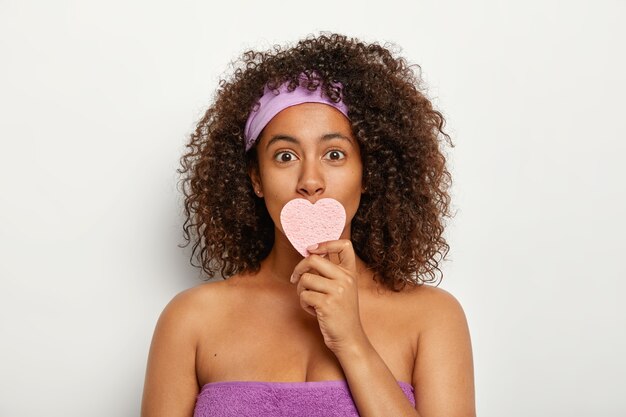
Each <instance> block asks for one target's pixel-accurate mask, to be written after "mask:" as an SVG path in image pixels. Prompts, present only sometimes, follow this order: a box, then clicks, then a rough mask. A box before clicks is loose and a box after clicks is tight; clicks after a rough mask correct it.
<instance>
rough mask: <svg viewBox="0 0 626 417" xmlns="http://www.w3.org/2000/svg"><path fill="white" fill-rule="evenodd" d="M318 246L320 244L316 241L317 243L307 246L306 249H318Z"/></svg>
mask: <svg viewBox="0 0 626 417" xmlns="http://www.w3.org/2000/svg"><path fill="white" fill-rule="evenodd" d="M318 246H319V244H317V243H316V244H315V245H311V246H309V247H307V248H306V250H315V249H317V247H318Z"/></svg>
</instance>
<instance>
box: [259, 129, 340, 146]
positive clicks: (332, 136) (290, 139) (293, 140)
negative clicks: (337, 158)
mask: <svg viewBox="0 0 626 417" xmlns="http://www.w3.org/2000/svg"><path fill="white" fill-rule="evenodd" d="M332 139H344V140H347V141H348V142H350V143H352V141H351V140H350V139H349V138H348V137H346V136H344V135H342V134H341V133H339V132H332V133H327V134H325V135H323V136H322V137H321V138H320V140H321V141H328V140H332ZM279 140H284V141H287V142H291V143H296V144H298V145H299V144H300V141H299V140H298V139H296V138H294V137H293V136H289V135H280V134H279V135H274V136H272V138H271V139H270V140H269V141H268V142H267V146H266V147H265V149H266V150H267V149H269V147H270V146H271V145H272V143H274V142H278V141H279Z"/></svg>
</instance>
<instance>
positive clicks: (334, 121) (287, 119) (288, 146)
mask: <svg viewBox="0 0 626 417" xmlns="http://www.w3.org/2000/svg"><path fill="white" fill-rule="evenodd" d="M256 146H257V156H258V162H259V173H258V174H257V173H256V172H254V171H252V172H250V176H251V179H252V183H253V185H254V187H255V190H259V191H261V193H260V194H259V193H256V195H257V196H262V197H263V198H264V199H265V205H266V207H267V210H268V212H269V214H270V216H271V217H272V220H273V221H274V225H275V226H276V227H277V228H278V229H279V230H280V231H281V232H282V233H283V234H284V230H283V229H282V226H281V224H280V212H281V210H282V208H283V206H284V205H285V204H287V202H289V201H290V200H292V199H294V198H305V199H307V200H309V201H310V202H311V203H315V202H316V201H317V200H319V199H322V198H334V199H335V200H337V201H339V202H340V203H341V204H342V205H343V206H344V208H345V210H346V226H348V227H346V228H344V232H343V233H342V236H341V238H342V239H347V238H349V237H350V235H349V233H350V228H349V225H350V222H351V221H352V218H353V217H354V215H355V213H356V211H357V209H358V207H359V202H360V200H361V193H362V192H363V189H362V184H361V177H362V173H363V165H362V163H361V154H360V151H359V145H358V143H357V141H356V139H355V138H354V136H353V135H352V130H351V128H350V123H349V121H348V119H347V118H346V117H345V116H344V115H343V114H341V112H339V110H337V109H335V108H334V107H332V106H329V105H326V104H321V103H302V104H298V105H296V106H291V107H287V108H286V109H284V110H282V111H281V112H280V113H278V114H277V115H276V116H274V118H273V119H272V120H271V121H270V122H269V123H268V124H267V125H266V126H265V128H264V129H263V131H262V132H261V136H260V137H259V139H258V140H257V144H256Z"/></svg>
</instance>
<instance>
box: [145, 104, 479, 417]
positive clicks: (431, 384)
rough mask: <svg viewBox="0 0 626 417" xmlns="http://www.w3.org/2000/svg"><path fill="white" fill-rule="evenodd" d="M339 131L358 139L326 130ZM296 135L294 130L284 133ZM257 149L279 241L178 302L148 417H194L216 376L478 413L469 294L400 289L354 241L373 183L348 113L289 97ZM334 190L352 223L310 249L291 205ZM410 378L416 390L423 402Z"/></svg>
mask: <svg viewBox="0 0 626 417" xmlns="http://www.w3.org/2000/svg"><path fill="white" fill-rule="evenodd" d="M329 134H339V135H340V136H343V137H345V139H340V138H338V137H334V138H333V139H331V140H321V138H323V137H324V136H325V135H329ZM285 136H288V137H291V138H293V140H284V139H280V140H275V141H272V139H273V138H280V137H283V138H284V137H285ZM270 142H272V143H271V144H270ZM268 144H269V145H270V146H269V147H268ZM256 146H258V163H259V169H258V171H255V170H251V171H250V172H249V175H250V178H251V181H252V184H253V186H254V187H255V190H258V191H259V192H258V193H256V195H257V197H258V198H263V199H264V201H265V204H266V206H267V209H268V212H269V214H270V216H271V218H272V219H273V221H274V224H275V245H274V247H273V248H272V251H271V252H270V254H269V256H268V257H267V258H266V259H264V260H263V261H262V263H261V269H260V271H259V272H258V273H257V274H255V275H251V274H238V275H235V276H233V277H230V278H228V280H225V281H217V282H211V283H206V284H202V285H199V286H197V287H194V288H190V289H188V290H185V291H183V292H181V293H180V294H178V295H177V296H176V297H174V299H173V300H172V301H171V302H170V303H169V304H168V305H167V307H166V308H165V309H164V311H163V313H162V314H161V317H159V321H158V322H157V326H156V329H155V333H154V336H153V340H152V345H151V348H150V354H149V358H148V366H147V370H146V382H145V385H144V396H143V401H142V414H141V415H142V417H157V416H174V417H177V416H191V415H192V414H193V410H194V405H195V400H196V397H197V395H198V393H199V391H200V389H201V387H202V386H204V384H207V383H210V382H219V381H284V382H288V381H293V382H297V381H327V380H340V379H341V380H346V381H347V382H348V384H349V387H350V390H351V394H352V396H353V398H354V401H355V404H356V406H357V409H358V411H359V413H360V415H361V416H362V417H368V416H381V415H393V416H413V417H414V416H427V417H430V416H444V415H445V416H449V417H461V416H463V417H472V416H475V405H474V382H473V380H474V375H473V361H472V352H471V344H470V337H469V330H468V327H467V321H466V318H465V315H464V313H463V310H462V308H461V306H460V304H459V303H458V301H457V300H456V299H455V298H454V297H453V296H452V295H450V294H449V293H447V292H446V291H444V290H442V289H439V288H436V287H431V286H422V287H414V288H409V287H407V289H405V290H404V291H402V292H399V293H394V292H391V291H389V290H387V289H386V288H384V287H383V286H382V285H381V284H379V283H378V282H377V281H376V276H375V274H373V272H372V271H371V270H369V269H368V268H367V265H366V264H365V263H364V262H363V260H361V259H360V258H359V257H358V256H357V255H356V254H355V252H354V250H353V247H352V244H351V241H350V222H351V220H352V218H353V217H354V215H355V213H356V211H357V209H358V206H359V201H360V198H361V194H362V192H363V187H362V182H361V177H362V162H361V157H360V153H359V148H358V144H357V142H356V140H354V137H353V136H352V134H351V129H350V124H349V122H348V120H347V119H346V118H345V117H344V116H343V115H342V114H341V113H340V112H339V111H337V110H336V109H334V108H333V107H331V106H327V105H324V104H319V103H304V104H300V105H297V106H293V107H289V108H287V109H284V110H283V111H281V112H280V113H279V114H278V115H276V116H275V117H274V118H273V119H272V120H271V121H270V123H268V125H267V126H266V127H265V129H264V130H263V132H262V135H261V137H260V138H259V140H258V143H257V145H256ZM281 162H282V163H281ZM324 197H332V198H334V199H336V200H338V201H339V202H341V203H342V204H343V206H344V208H345V209H346V225H345V228H344V231H343V233H342V235H341V237H340V238H339V239H338V240H335V241H328V242H323V243H321V244H320V246H319V248H317V249H316V250H312V251H310V253H311V255H309V256H308V257H306V258H303V257H302V255H300V254H299V253H298V252H297V251H296V250H295V249H294V248H293V246H292V245H291V243H290V242H289V241H288V240H287V238H286V236H285V234H284V232H283V230H282V228H281V226H280V221H279V218H280V211H281V209H282V207H283V206H284V205H285V204H286V203H287V202H288V201H290V200H291V199H293V198H306V199H308V200H309V201H311V202H313V203H314V202H315V201H317V200H318V199H320V198H324ZM292 276H293V282H292V281H291V280H290V279H291V277H292ZM398 381H404V382H407V383H410V384H411V385H412V386H413V387H414V388H415V398H414V399H415V402H416V405H417V406H416V407H413V406H412V404H411V403H410V402H409V401H408V399H407V398H406V396H405V394H404V393H403V392H402V391H401V389H400V388H399V386H398Z"/></svg>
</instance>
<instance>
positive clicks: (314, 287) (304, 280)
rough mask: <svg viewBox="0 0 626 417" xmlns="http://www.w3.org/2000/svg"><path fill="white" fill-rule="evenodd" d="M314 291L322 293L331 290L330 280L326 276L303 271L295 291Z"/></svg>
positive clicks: (327, 292) (328, 292)
mask: <svg viewBox="0 0 626 417" xmlns="http://www.w3.org/2000/svg"><path fill="white" fill-rule="evenodd" d="M307 290H308V291H316V292H319V293H323V294H330V292H331V291H332V282H331V281H330V280H329V279H328V278H326V277H322V276H319V275H315V274H311V273H308V272H306V273H304V274H302V276H300V280H299V281H298V286H297V293H298V294H300V293H301V292H302V291H307Z"/></svg>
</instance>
